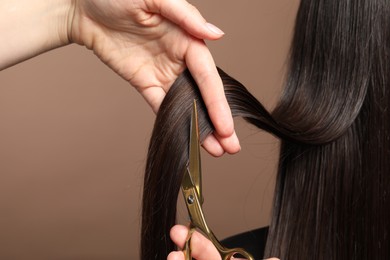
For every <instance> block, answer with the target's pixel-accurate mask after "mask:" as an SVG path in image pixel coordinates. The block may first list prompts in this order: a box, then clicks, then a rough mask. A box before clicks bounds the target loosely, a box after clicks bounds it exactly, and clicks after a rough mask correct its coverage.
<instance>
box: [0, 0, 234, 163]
mask: <svg viewBox="0 0 390 260" xmlns="http://www.w3.org/2000/svg"><path fill="white" fill-rule="evenodd" d="M0 31H1V32H2V40H1V41H0V57H2V58H1V60H0V70H2V69H5V68H7V67H10V66H12V65H14V64H17V63H19V62H21V61H24V60H26V59H29V58H32V57H34V56H36V55H39V54H41V53H44V52H47V51H49V50H52V49H55V48H58V47H62V46H66V45H68V44H71V43H77V44H79V45H82V46H86V47H87V48H88V49H90V50H92V51H93V52H94V53H95V54H96V55H97V56H98V57H99V59H100V60H101V61H103V62H104V63H105V64H106V65H108V66H109V67H110V68H111V69H112V70H113V71H114V72H116V73H117V74H118V75H120V76H121V77H122V78H123V79H125V80H126V81H128V82H129V83H130V84H131V85H132V86H133V87H135V88H136V89H137V91H138V92H139V93H140V94H141V95H142V96H143V97H144V98H145V100H146V102H147V103H148V104H149V105H150V106H151V108H152V109H153V111H154V112H157V111H158V109H159V107H160V104H161V102H162V100H163V99H164V97H165V94H166V93H167V91H168V90H169V87H170V86H171V85H172V83H173V82H174V81H175V79H176V78H177V77H178V75H179V74H180V73H181V72H182V71H183V70H184V69H185V68H186V67H188V69H189V70H190V71H191V74H192V75H193V76H194V78H195V80H196V82H197V83H198V85H199V88H200V91H201V93H202V97H203V98H204V101H205V104H206V106H207V109H208V112H209V115H210V118H211V120H212V122H213V124H214V126H215V128H216V132H215V134H214V135H213V136H209V137H208V138H207V139H206V140H205V142H204V143H203V146H204V147H205V149H206V150H207V151H208V152H209V153H210V154H212V155H214V156H221V155H222V154H223V153H224V152H227V153H236V152H238V151H239V150H240V149H241V148H240V145H239V141H238V138H237V136H236V134H235V131H234V126H233V119H232V116H231V112H230V109H229V106H228V104H227V101H226V98H225V95H224V91H223V87H222V82H221V79H220V78H219V76H218V73H217V70H216V68H215V64H214V61H213V58H212V56H211V54H210V51H209V50H208V48H207V46H206V45H205V43H204V41H203V40H204V39H207V40H217V39H219V38H221V37H222V36H223V32H222V31H220V30H219V29H218V28H216V27H215V26H213V25H211V24H209V23H207V22H206V21H205V19H204V18H203V17H202V16H201V14H200V13H199V11H198V10H197V9H196V8H195V7H194V6H192V5H190V4H189V3H187V2H186V1H185V0H112V1H105V0H79V1H77V0H56V1H49V0H18V1H13V0H0Z"/></svg>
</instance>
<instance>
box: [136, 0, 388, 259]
mask: <svg viewBox="0 0 390 260" xmlns="http://www.w3.org/2000/svg"><path fill="white" fill-rule="evenodd" d="M389 56H390V3H388V2H387V1H386V0H302V2H301V4H300V7H299V10H298V13H297V18H296V24H295V32H294V37H293V40H292V45H291V51H290V59H289V72H288V77H287V81H286V83H285V88H284V93H283V94H282V97H281V99H280V101H279V103H278V105H277V106H276V108H275V109H274V111H273V112H272V113H269V112H268V111H267V110H266V109H265V108H264V107H263V106H262V105H261V103H260V102H259V101H258V100H257V99H256V98H255V97H254V96H252V95H251V94H250V93H249V92H248V90H247V89H246V88H245V87H244V86H243V85H242V84H240V83H239V82H238V81H236V80H235V79H233V78H231V77H230V76H229V75H227V74H226V73H224V72H223V71H222V70H220V69H219V73H220V76H221V78H222V80H223V84H224V88H225V94H226V97H227V99H228V103H229V105H230V107H231V110H232V113H233V116H240V117H243V118H244V119H245V120H246V121H248V122H249V123H250V124H253V125H255V126H257V127H258V128H259V129H262V130H265V131H267V132H269V133H271V134H273V135H275V136H277V137H278V138H280V139H281V148H280V156H279V167H278V173H277V181H276V188H275V198H274V204H273V213H272V220H271V224H270V228H269V232H268V238H267V244H266V250H265V257H271V256H274V257H279V258H281V259H283V260H288V259H319V260H322V259H324V260H325V259H327V260H329V259H359V260H360V259H390V249H389V231H390V213H389V212H390V202H389V199H390V198H389V196H390V178H389V173H390V163H389V160H390V126H389V120H390V112H389V109H388V108H389V104H390V95H389V94H390V93H389V83H390V57H389ZM194 99H196V100H198V116H199V129H200V138H201V140H204V138H205V137H206V136H207V135H209V134H211V133H212V132H213V130H214V129H213V126H212V124H211V122H210V119H209V117H208V115H207V110H206V107H205V105H204V103H203V101H202V98H201V95H200V93H199V91H198V88H197V86H196V83H195V81H194V80H193V78H192V77H191V75H190V73H189V72H188V71H185V72H184V73H183V74H182V75H181V76H180V77H179V78H178V79H177V80H176V82H175V83H174V84H173V86H172V87H171V89H170V91H169V92H168V94H167V96H166V98H165V99H164V101H163V103H162V105H161V107H160V110H159V113H158V115H157V118H156V122H155V125H154V129H153V133H152V136H151V141H150V145H149V150H148V159H147V164H146V169H145V180H144V192H143V208H142V230H141V259H145V260H149V259H166V257H167V255H168V254H169V252H170V251H172V250H174V249H175V246H174V244H173V242H172V241H171V240H170V238H169V230H170V228H171V227H172V226H173V225H174V224H175V219H176V203H177V196H178V193H179V189H180V184H181V180H182V176H183V172H184V170H185V167H186V165H187V162H188V141H189V125H190V117H191V108H192V101H193V100H194Z"/></svg>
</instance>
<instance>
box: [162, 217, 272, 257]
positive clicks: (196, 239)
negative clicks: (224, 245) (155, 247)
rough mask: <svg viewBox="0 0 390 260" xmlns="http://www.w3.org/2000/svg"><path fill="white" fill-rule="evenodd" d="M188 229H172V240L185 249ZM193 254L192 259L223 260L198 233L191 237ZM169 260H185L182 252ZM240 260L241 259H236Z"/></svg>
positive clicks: (176, 253) (171, 254)
mask: <svg viewBox="0 0 390 260" xmlns="http://www.w3.org/2000/svg"><path fill="white" fill-rule="evenodd" d="M187 234H188V228H186V227H185V226H181V225H176V226H174V227H173V228H172V229H171V239H172V240H173V242H174V243H175V244H176V245H177V246H178V247H179V248H183V247H184V244H185V241H186V239H187ZM191 253H192V257H193V258H195V259H197V260H221V256H220V255H219V253H218V251H217V249H216V248H215V247H214V245H213V244H212V243H211V242H210V240H208V239H206V238H205V237H204V236H203V235H201V234H200V233H198V232H194V233H193V234H192V237H191ZM167 259H168V260H184V254H183V252H182V251H174V252H171V253H170V254H169V255H168V258H167ZM234 259H239V258H234ZM268 260H278V259H277V258H269V259H268Z"/></svg>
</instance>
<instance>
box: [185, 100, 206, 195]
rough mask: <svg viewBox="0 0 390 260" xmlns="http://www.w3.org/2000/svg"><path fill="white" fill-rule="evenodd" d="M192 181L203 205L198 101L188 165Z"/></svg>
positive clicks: (195, 109)
mask: <svg viewBox="0 0 390 260" xmlns="http://www.w3.org/2000/svg"><path fill="white" fill-rule="evenodd" d="M188 169H189V172H190V174H191V179H192V181H193V184H194V186H195V187H196V190H197V192H198V197H199V199H200V202H201V203H203V195H202V169H201V162H200V145H199V126H198V111H197V108H196V100H194V105H193V109H192V115H191V132H190V162H189V165H188Z"/></svg>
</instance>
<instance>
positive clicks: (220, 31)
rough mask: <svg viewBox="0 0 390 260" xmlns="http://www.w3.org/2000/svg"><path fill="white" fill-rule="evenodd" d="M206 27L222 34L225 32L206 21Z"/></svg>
mask: <svg viewBox="0 0 390 260" xmlns="http://www.w3.org/2000/svg"><path fill="white" fill-rule="evenodd" d="M206 27H207V28H208V29H209V30H210V31H211V32H213V33H215V34H219V35H223V34H225V33H224V32H223V31H222V30H221V29H219V28H218V27H217V26H215V25H214V24H211V23H206Z"/></svg>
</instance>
